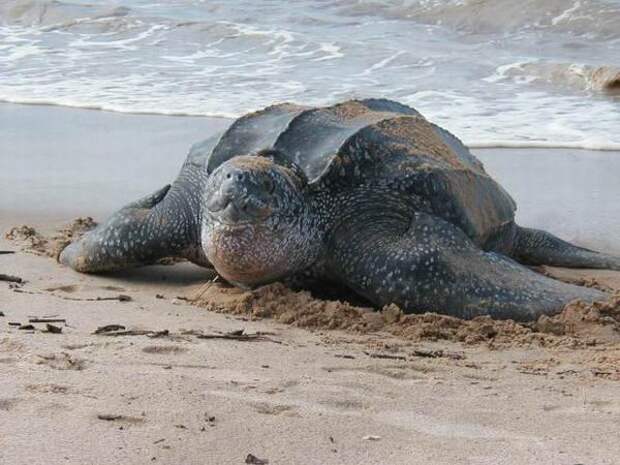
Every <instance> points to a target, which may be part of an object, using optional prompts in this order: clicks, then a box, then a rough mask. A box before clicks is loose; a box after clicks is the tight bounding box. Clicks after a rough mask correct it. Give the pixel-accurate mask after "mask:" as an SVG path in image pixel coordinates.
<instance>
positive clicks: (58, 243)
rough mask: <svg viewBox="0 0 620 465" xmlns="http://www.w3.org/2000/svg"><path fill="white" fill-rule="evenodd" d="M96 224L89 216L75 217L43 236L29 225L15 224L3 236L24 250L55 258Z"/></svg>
mask: <svg viewBox="0 0 620 465" xmlns="http://www.w3.org/2000/svg"><path fill="white" fill-rule="evenodd" d="M96 226H97V223H96V222H95V221H94V220H93V219H92V218H91V217H90V216H87V217H86V218H77V219H75V220H73V221H72V222H71V223H69V224H68V225H66V226H65V227H63V228H61V229H59V230H58V231H57V232H56V233H55V234H53V235H52V236H49V237H48V236H45V235H43V234H41V233H40V232H38V231H37V230H36V229H34V228H33V227H31V226H27V225H22V226H15V227H14V228H11V230H10V231H9V232H7V233H6V234H5V235H4V237H5V238H6V239H8V240H10V241H13V242H15V243H18V244H19V245H20V247H21V250H22V251H24V252H29V253H34V254H35V255H44V256H47V257H52V258H57V257H58V255H59V254H60V252H61V251H62V250H63V249H64V248H65V247H66V246H67V245H69V244H70V243H71V242H73V241H75V240H77V239H79V238H80V237H82V236H83V235H84V233H86V232H88V231H90V230H91V229H93V228H94V227H96Z"/></svg>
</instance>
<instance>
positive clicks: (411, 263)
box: [328, 213, 607, 321]
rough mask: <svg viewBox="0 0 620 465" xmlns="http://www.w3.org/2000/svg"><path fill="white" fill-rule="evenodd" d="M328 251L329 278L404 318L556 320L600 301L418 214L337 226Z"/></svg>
mask: <svg viewBox="0 0 620 465" xmlns="http://www.w3.org/2000/svg"><path fill="white" fill-rule="evenodd" d="M329 248H330V250H329V252H330V253H329V257H330V258H328V267H329V268H330V271H331V273H332V275H333V276H335V277H338V278H340V279H341V280H342V281H343V282H344V283H345V284H346V285H348V286H349V287H351V288H352V289H353V290H355V291H356V292H358V293H360V294H361V295H363V296H365V297H367V298H368V299H370V300H371V301H372V302H374V303H375V304H377V305H379V306H383V305H387V304H390V303H395V304H397V305H398V306H400V307H401V308H402V309H403V310H404V311H405V312H408V313H420V312H427V311H432V312H439V313H444V314H448V315H452V316H456V317H460V318H473V317H476V316H480V315H489V316H492V317H494V318H498V319H508V318H510V319H514V320H521V321H523V320H532V319H536V318H538V317H539V316H540V315H544V314H554V313H557V312H559V311H561V310H562V308H563V307H564V305H566V304H567V303H568V302H570V301H572V300H575V299H583V300H587V301H593V300H599V299H601V300H602V299H605V298H606V297H607V296H606V294H605V293H603V292H600V291H597V290H594V289H588V288H583V287H579V286H574V285H570V284H565V283H562V282H559V281H556V280H553V279H550V278H547V277H545V276H542V275H540V274H538V273H535V272H533V271H531V270H530V269H528V268H526V267H524V266H522V265H520V264H518V263H516V262H515V261H513V260H511V259H509V258H506V257H504V256H502V255H499V254H497V253H494V252H484V251H482V250H480V249H479V248H478V247H476V246H475V245H474V244H473V242H472V241H471V240H470V239H469V238H468V237H467V236H466V235H465V234H464V233H463V232H462V231H461V230H460V229H459V228H458V227H456V226H454V225H452V224H451V223H448V222H447V221H444V220H442V219H441V218H437V217H434V216H431V215H428V214H425V213H415V215H414V217H413V219H412V221H411V222H410V223H409V222H407V221H406V220H404V219H399V218H397V217H396V216H392V217H391V218H388V217H386V215H381V214H377V215H374V216H368V215H360V216H358V217H357V218H356V219H354V220H350V221H346V222H343V224H342V225H341V226H340V228H339V229H338V230H336V231H335V233H334V234H333V236H332V238H331V241H330V244H329Z"/></svg>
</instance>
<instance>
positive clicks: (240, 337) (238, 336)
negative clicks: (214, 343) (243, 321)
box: [185, 329, 282, 344]
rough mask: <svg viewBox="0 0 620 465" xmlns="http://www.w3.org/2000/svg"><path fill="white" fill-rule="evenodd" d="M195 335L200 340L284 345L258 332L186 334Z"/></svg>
mask: <svg viewBox="0 0 620 465" xmlns="http://www.w3.org/2000/svg"><path fill="white" fill-rule="evenodd" d="M188 333H189V334H193V335H194V336H196V338H198V339H228V340H232V341H245V342H254V341H267V342H273V343H275V344H282V342H281V341H277V340H275V339H271V338H270V337H268V336H267V335H266V333H261V332H256V333H251V334H246V333H244V332H243V330H242V329H241V330H237V331H231V332H230V333H224V334H203V333H199V332H187V333H185V334H188Z"/></svg>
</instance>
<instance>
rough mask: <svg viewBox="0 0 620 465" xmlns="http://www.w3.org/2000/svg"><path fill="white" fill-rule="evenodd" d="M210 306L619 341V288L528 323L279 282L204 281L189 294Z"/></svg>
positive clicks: (369, 328)
mask: <svg viewBox="0 0 620 465" xmlns="http://www.w3.org/2000/svg"><path fill="white" fill-rule="evenodd" d="M189 300H190V302H192V303H193V304H195V305H198V306H200V307H203V308H206V309H208V310H211V311H216V312H223V313H231V314H236V315H244V316H247V317H249V318H251V319H257V318H273V319H274V320H277V321H278V322H281V323H285V324H291V325H294V326H298V327H303V328H310V329H341V330H348V331H353V332H357V333H369V332H377V331H385V332H388V333H390V334H392V335H395V336H399V337H402V338H404V339H406V340H410V341H423V340H433V341H437V340H449V341H457V342H463V343H465V344H479V343H486V344H488V345H491V346H505V345H529V344H539V345H543V346H566V345H568V346H572V347H579V346H591V345H595V344H597V343H605V342H617V341H620V294H618V295H616V296H615V297H614V298H613V299H611V300H610V301H609V302H604V303H594V304H584V303H582V302H575V303H571V304H569V305H568V306H567V307H566V308H565V309H564V310H563V311H562V312H561V313H560V314H559V315H556V316H554V317H541V318H540V319H539V320H538V321H536V322H533V323H530V324H520V323H516V322H514V321H512V320H503V321H500V320H493V319H492V318H489V317H478V318H474V319H473V320H461V319H459V318H454V317H450V316H446V315H439V314H436V313H424V314H420V315H405V314H403V312H402V311H401V310H400V309H399V308H398V307H397V306H396V305H389V306H386V307H384V308H383V309H381V310H380V311H373V309H370V308H365V307H356V306H354V305H351V304H349V303H346V302H341V301H336V300H321V299H316V298H314V297H312V295H311V294H310V293H309V292H307V291H293V290H290V289H288V288H287V287H285V286H284V285H282V284H280V283H275V284H270V285H267V286H263V287H260V288H258V289H256V290H253V291H247V290H242V289H237V288H233V287H227V286H226V285H224V284H219V283H209V284H207V285H205V286H203V287H202V288H201V289H199V290H198V291H197V292H195V293H194V294H193V295H191V296H190V297H189Z"/></svg>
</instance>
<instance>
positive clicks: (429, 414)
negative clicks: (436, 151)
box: [0, 106, 620, 465]
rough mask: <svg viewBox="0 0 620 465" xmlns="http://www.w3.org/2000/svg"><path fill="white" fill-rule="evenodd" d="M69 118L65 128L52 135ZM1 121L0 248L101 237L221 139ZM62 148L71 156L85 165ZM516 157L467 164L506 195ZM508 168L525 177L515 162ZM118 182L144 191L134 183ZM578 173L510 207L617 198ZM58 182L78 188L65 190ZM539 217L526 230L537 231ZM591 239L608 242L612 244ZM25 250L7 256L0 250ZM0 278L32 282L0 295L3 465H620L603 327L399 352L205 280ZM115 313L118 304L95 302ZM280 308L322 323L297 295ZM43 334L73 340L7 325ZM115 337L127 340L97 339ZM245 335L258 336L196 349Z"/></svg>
mask: <svg viewBox="0 0 620 465" xmlns="http://www.w3.org/2000/svg"><path fill="white" fill-rule="evenodd" d="M69 113H71V114H73V116H71V118H72V119H71V123H72V124H73V127H72V128H71V129H67V128H65V125H64V124H62V122H63V121H64V120H63V118H68V117H69V116H68V115H69ZM37 118H38V119H37ZM47 118H49V121H50V123H49V124H48V123H47V122H45V121H46V119H47ZM91 118H95V119H96V120H97V121H93V120H91ZM98 118H101V119H100V120H99V119H98ZM35 120H36V121H38V122H39V123H38V124H42V126H41V131H42V132H43V133H44V134H43V135H42V136H43V138H42V139H36V140H35V139H32V138H29V137H26V136H27V134H26V132H25V130H24V129H23V127H22V126H23V125H25V124H33V123H32V122H33V121H35ZM0 121H1V122H2V125H1V127H2V128H7V130H6V132H7V134H8V136H7V137H5V138H3V141H2V142H0V231H2V232H3V233H4V232H5V231H7V230H8V229H10V227H12V226H14V225H16V224H21V223H29V224H32V225H34V226H35V227H37V228H38V229H39V230H41V232H42V233H45V234H49V233H51V232H52V231H53V230H55V229H57V228H58V227H59V226H61V225H62V224H64V223H66V222H67V221H68V220H69V219H71V218H73V217H74V216H77V215H84V214H90V215H93V216H95V217H96V219H101V218H102V217H103V216H105V215H106V214H108V213H109V212H110V211H112V210H114V209H115V208H117V207H118V206H120V205H122V204H123V203H124V202H126V201H130V200H132V199H133V198H135V197H139V196H140V195H142V194H143V193H144V192H143V191H144V190H146V191H147V192H148V190H151V189H152V188H156V187H158V186H159V185H160V184H163V183H165V182H168V181H169V180H170V179H171V178H172V177H173V176H174V173H176V171H177V170H178V168H179V166H180V162H181V161H182V159H183V157H184V152H185V151H186V147H183V146H188V145H190V144H191V143H192V142H194V141H195V140H197V139H200V138H202V137H207V136H208V135H209V132H210V131H214V130H216V129H217V128H216V126H217V127H218V128H221V127H222V126H223V125H225V124H226V122H225V121H217V120H208V119H200V118H196V119H194V118H165V117H144V116H124V115H111V114H105V113H99V112H88V111H75V110H66V109H55V108H51V107H17V106H0ZM167 121H168V122H169V123H167ZM12 122H13V123H12ZM151 123H152V124H151ZM102 128H107V129H106V131H103V130H102ZM134 133H135V137H134ZM89 134H99V135H97V136H95V135H92V136H89ZM72 135H73V136H76V135H77V137H78V140H80V141H81V142H80V145H79V147H80V149H81V150H83V151H81V152H80V154H76V153H75V149H72V142H71V140H72V139H71V137H72ZM185 138H187V139H188V140H187V141H185ZM179 139H183V140H182V141H179ZM43 140H45V143H43ZM89 140H92V141H93V143H89ZM186 142H187V143H186ZM30 143H32V144H33V145H32V147H31V148H30V149H29V148H28V144H30ZM142 146H144V147H145V149H144V150H140V147H142ZM128 148H132V149H133V150H127V149H128ZM35 149H36V150H35ZM31 150H34V152H35V155H34V156H36V160H37V161H38V162H39V163H48V164H45V165H44V166H45V167H46V168H45V170H38V169H36V170H32V169H29V168H28V165H27V162H25V161H23V160H22V158H23V157H26V156H30V155H31V154H32V152H31ZM128 152H132V153H134V152H135V153H140V154H141V155H139V156H141V157H144V158H143V159H142V160H145V159H146V158H148V157H147V156H146V155H145V153H152V154H153V156H154V157H157V160H158V163H155V164H150V165H149V166H150V167H149V171H145V172H142V171H141V170H142V165H141V164H140V163H137V162H136V161H135V160H132V159H131V157H128V156H127V153H128ZM509 152H510V151H505V150H501V151H500V150H485V151H478V152H477V153H479V154H480V155H481V158H483V160H484V161H485V163H486V164H487V167H488V169H489V171H490V172H491V173H494V174H496V175H497V177H498V179H499V180H500V181H501V182H502V183H503V184H504V186H505V187H507V188H508V189H509V190H510V191H511V192H513V191H512V189H513V186H511V185H509V183H510V182H511V179H512V177H513V176H514V177H518V173H517V171H518V170H517V168H516V167H517V165H516V164H515V163H516V162H511V163H512V165H506V164H504V163H503V162H497V163H494V161H496V160H497V158H496V157H499V156H501V155H502V154H509ZM540 153H541V154H542V156H548V157H552V155H553V154H551V153H550V152H549V151H541V152H540ZM615 155H616V154H606V156H608V157H609V156H615ZM89 156H95V157H96V158H97V160H98V161H97V162H96V164H94V165H91V164H90V163H88V157H89ZM512 156H513V157H514V158H510V157H509V158H508V159H509V160H513V159H516V158H518V156H523V157H524V158H525V159H527V160H528V161H531V157H530V156H529V155H527V154H524V155H518V153H512ZM576 156H577V157H581V156H583V157H587V156H588V154H587V153H584V154H578V155H576ZM20 157H21V158H20ZM18 159H19V160H20V161H18ZM549 159H551V158H549ZM68 161H69V162H74V163H75V165H71V166H69V167H68V166H67V162H68ZM112 161H114V162H116V161H119V162H120V165H121V167H120V168H119V167H118V166H116V165H115V163H112ZM504 161H505V160H504ZM531 162H532V163H533V162H534V161H531ZM93 163H94V162H93ZM611 163H612V165H611V167H613V166H615V165H613V163H614V162H611ZM593 164H594V165H595V164H596V163H594V162H593ZM586 165H587V163H586ZM518 166H519V170H523V171H524V170H526V169H527V166H523V165H521V164H519V165H518ZM122 167H125V169H123V168H122ZM592 169H593V170H594V171H593V172H595V171H596V169H598V168H596V169H595V168H592ZM607 169H608V170H609V169H611V168H610V167H609V166H608V167H607ZM131 170H136V171H135V172H132V174H136V173H137V175H139V176H140V179H139V181H138V183H136V184H134V183H133V181H132V180H133V179H134V178H135V176H128V174H129V173H130V172H131ZM584 171H585V170H583V169H582V170H581V171H580V176H578V177H577V178H572V179H573V180H574V179H578V180H580V182H579V184H577V185H578V186H579V191H578V192H576V191H575V190H574V189H573V190H571V189H568V188H567V189H566V190H564V191H562V192H563V193H564V195H560V194H557V193H554V192H555V191H554V189H555V187H554V186H555V185H554V184H553V183H550V182H546V181H544V179H543V180H541V181H540V182H539V181H537V180H536V179H538V178H536V177H535V176H532V177H531V179H530V177H528V176H527V175H524V174H523V175H521V178H522V179H524V180H529V182H531V188H528V187H527V186H525V187H521V189H522V190H521V193H519V192H513V194H514V195H515V197H516V198H517V201H518V202H520V201H522V199H523V201H527V200H528V199H534V198H536V196H535V194H534V190H535V189H538V188H540V191H539V192H540V193H543V194H545V195H547V196H548V197H546V198H554V196H555V198H562V199H565V196H566V195H568V196H573V197H575V198H579V199H586V198H588V197H587V195H586V194H584V193H586V192H590V193H592V192H595V191H597V192H601V190H600V189H611V186H605V185H603V186H601V185H600V183H596V182H594V181H596V180H595V179H593V177H594V175H592V176H591V177H590V178H588V177H587V176H585V175H583V172H584ZM519 172H520V171H519ZM71 173H73V175H74V176H75V175H77V174H79V176H80V179H81V181H80V182H81V183H82V182H83V183H84V184H77V185H76V184H75V183H74V181H73V180H72V179H71V177H70V176H67V175H68V174H71ZM140 173H142V174H140ZM502 176H505V177H506V179H502ZM567 176H568V172H567ZM108 178H109V179H110V182H109V183H108ZM603 179H605V178H603ZM513 182H514V183H515V184H518V183H517V179H515V180H514V181H513ZM558 182H562V180H561V179H558ZM91 183H93V185H92V186H91ZM93 186H95V187H93ZM536 186H538V187H536ZM515 188H518V186H515ZM141 189H142V190H143V191H140V192H138V191H139V190H141ZM18 194H19V195H18ZM519 196H521V197H522V199H520V198H519ZM59 200H60V201H61V203H62V206H57V205H56V203H55V202H57V201H59ZM599 200H600V197H599ZM582 202H583V205H584V207H585V206H586V200H582ZM567 203H569V204H570V202H567ZM531 204H532V205H533V206H534V207H537V208H540V209H542V211H543V212H544V211H555V210H556V208H555V207H549V206H548V205H546V204H540V203H537V202H536V201H534V200H531ZM55 207H58V208H55ZM557 208H558V209H559V206H558V207H557ZM607 208H611V207H610V204H608V203H605V202H600V201H599V202H595V203H594V204H593V205H592V206H591V208H590V211H592V212H602V213H601V215H600V218H601V220H600V221H599V222H597V221H594V222H590V224H588V225H587V228H588V229H590V230H593V231H596V228H597V227H598V228H601V227H608V226H609V224H612V223H606V221H607V220H605V218H607V217H606V216H605V213H604V212H605V211H606V209H607ZM524 214H525V213H521V215H524ZM545 216H546V214H541V215H540V216H539V218H540V221H541V222H543V223H544V221H543V220H544V218H545ZM521 218H522V222H523V220H524V219H525V218H527V217H523V216H522V217H521ZM529 218H533V219H535V218H536V216H535V215H534V216H531V217H529ZM555 223H557V222H555ZM569 224H570V222H569V221H567V222H566V225H569ZM533 225H535V226H536V224H533ZM539 226H542V225H539ZM549 226H550V228H549V229H553V227H557V228H559V227H560V226H562V225H560V224H551V223H549ZM565 227H568V226H565ZM564 231H566V232H567V233H568V232H570V231H569V230H568V229H565V230H564ZM556 232H561V231H556ZM599 232H600V233H601V234H600V237H601V238H605V237H606V236H609V237H610V238H612V239H613V237H616V238H617V237H618V236H619V235H618V234H617V233H616V234H614V233H613V230H602V231H599ZM605 233H606V234H605ZM2 236H3V235H2ZM588 237H590V236H588ZM592 237H594V236H592ZM583 238H584V241H585V240H586V239H587V238H586V236H583ZM595 240H599V239H596V238H595ZM18 249H19V244H18V243H16V242H11V241H8V240H6V239H4V238H3V237H2V238H1V239H0V250H18ZM549 271H551V272H552V273H557V274H559V273H564V274H563V275H562V278H563V279H577V280H578V279H581V278H583V279H585V280H587V279H590V278H592V277H595V278H596V279H598V280H599V281H601V282H604V283H605V285H607V286H609V287H614V286H616V287H617V288H618V289H620V273H611V272H599V273H592V272H589V271H580V272H578V273H575V272H572V271H561V270H549ZM0 273H5V274H9V275H16V276H19V277H21V278H23V279H24V280H25V281H26V282H25V283H24V284H21V285H19V284H10V283H6V282H0V312H3V314H4V316H0V425H2V427H1V428H0V429H1V431H0V463H7V464H12V465H21V464H31V463H39V462H41V460H45V463H48V464H60V463H63V464H76V465H77V464H84V463H127V464H134V463H136V464H137V463H163V464H171V465H172V464H175V465H176V464H179V463H184V464H205V463H207V464H218V465H219V464H243V463H247V462H246V458H247V456H248V454H252V455H254V456H256V457H258V458H259V459H267V460H269V463H270V464H285V465H289V464H298V463H299V464H301V463H304V464H315V463H316V464H321V465H326V464H357V463H368V464H370V463H372V464H386V463H389V464H390V465H400V464H403V465H404V464H418V463H419V464H428V463H433V464H446V465H447V464H450V465H453V464H491V463H493V464H495V463H505V464H523V463H539V464H576V463H584V464H585V463H587V464H594V463H596V464H615V463H617V457H618V456H619V455H620V444H618V441H617V434H616V433H617V425H618V422H619V421H620V394H619V390H618V386H619V384H618V383H619V382H620V368H619V367H620V343H619V342H618V340H617V337H619V333H618V332H617V331H616V329H615V326H614V324H612V323H611V322H608V324H607V325H600V324H599V323H597V325H598V326H596V328H595V329H603V330H604V331H601V332H598V333H595V335H593V333H591V332H588V333H587V334H576V335H571V336H570V337H567V336H566V335H554V334H553V328H551V329H550V331H549V332H546V333H544V337H542V338H538V339H540V340H538V339H537V338H534V339H532V340H529V341H525V342H523V341H521V342H520V343H514V344H512V343H510V341H508V342H507V343H502V344H499V340H498V338H497V336H496V335H494V333H493V331H492V329H493V327H491V329H489V328H488V327H484V328H482V329H481V330H480V331H481V334H485V335H486V336H485V338H483V339H480V338H478V339H475V340H469V339H464V340H463V342H455V341H456V340H457V339H455V338H452V339H451V338H442V337H438V336H437V335H436V334H435V335H433V334H427V335H422V337H417V338H411V337H408V336H407V334H401V335H395V332H394V331H391V329H390V327H387V326H386V325H384V324H377V323H378V322H379V320H378V318H379V319H383V320H381V321H385V319H386V318H387V319H389V321H391V322H392V323H393V320H392V319H393V316H391V315H384V316H376V315H377V314H373V313H370V312H366V313H365V314H362V316H361V317H360V318H362V319H364V320H368V322H367V323H368V324H366V323H365V324H364V327H362V326H360V325H357V326H351V327H347V326H337V327H339V328H344V329H338V330H335V329H329V327H330V323H329V322H330V321H333V319H332V320H329V319H324V320H321V319H320V318H319V319H316V320H313V321H314V323H315V324H307V322H308V320H304V321H306V323H304V324H302V323H301V322H300V321H301V320H299V319H296V318H291V317H286V318H282V317H281V316H282V315H272V316H273V317H272V318H268V317H267V312H265V311H263V309H262V308H258V309H257V308H255V307H253V306H250V307H247V308H246V309H243V308H240V307H239V305H238V303H239V302H242V303H243V302H246V303H247V302H251V303H252V302H254V304H255V303H256V302H258V305H262V306H265V307H267V306H268V305H265V301H264V300H260V298H257V299H254V300H253V296H247V295H246V296H243V295H240V294H243V293H240V292H238V291H234V290H231V289H226V288H218V287H215V288H208V289H207V290H205V283H208V282H209V280H211V279H212V278H213V273H212V272H210V271H209V270H204V269H200V268H198V267H195V266H193V265H190V264H187V263H181V264H176V265H174V266H155V267H148V268H145V269H141V270H133V271H127V272H123V273H118V274H115V275H112V276H85V275H80V274H77V273H75V272H73V271H71V270H68V269H66V268H62V267H60V266H58V265H57V264H56V263H55V262H54V261H53V260H52V259H50V258H49V257H43V256H36V255H33V254H30V253H24V252H19V253H16V254H9V255H0ZM218 286H219V285H218ZM209 293H211V294H210V295H211V297H210V298H211V301H210V302H211V304H212V305H210V306H209V305H204V300H203V301H201V302H200V303H201V304H202V305H203V307H205V306H206V307H208V308H203V307H198V306H196V305H192V303H191V302H188V301H187V300H186V299H187V298H189V297H193V296H196V295H202V296H203V297H204V296H205V294H207V297H209ZM119 295H127V296H129V297H130V298H131V300H130V301H118V300H96V299H97V298H100V299H114V298H118V296H119ZM179 297H180V298H179ZM276 297H277V296H276ZM285 298H286V299H289V301H290V302H291V303H293V302H300V301H301V302H307V303H308V306H313V305H315V303H314V302H313V301H308V300H305V301H304V300H303V299H304V298H305V297H303V296H301V297H300V296H296V295H290V294H286V295H285ZM244 299H245V300H244ZM293 299H296V300H293ZM254 304H252V305H254ZM321 305H323V304H321ZM334 305H335V304H334ZM339 305H340V304H339ZM238 307H239V308H238ZM336 307H338V306H337V305H336ZM338 308H341V307H338ZM257 310H258V311H257ZM297 310H300V311H303V308H301V309H297ZM261 311H262V313H261ZM326 311H334V312H335V310H334V309H333V308H332V307H329V306H327V307H326ZM355 311H356V312H357V311H358V310H355ZM347 315H349V316H351V315H352V314H347ZM364 315H367V316H364ZM613 315H615V313H614V314H613ZM44 316H52V317H53V318H55V319H64V320H66V326H65V323H55V325H57V326H59V327H61V328H62V333H61V334H52V333H48V332H44V330H45V324H44V323H41V324H40V323H35V324H34V326H35V328H36V329H35V331H30V330H23V329H22V330H20V329H18V327H16V326H10V325H9V324H8V323H9V322H18V323H24V324H27V323H28V322H29V320H30V319H32V318H33V317H44ZM315 317H316V315H315ZM110 324H120V325H123V326H125V328H126V330H130V331H132V330H134V332H133V333H132V332H130V333H125V334H123V333H122V331H121V332H117V333H115V334H114V335H95V334H92V333H93V332H94V331H95V330H96V329H97V328H98V327H101V326H105V325H110ZM616 324H617V323H616ZM297 326H305V328H299V327H297ZM332 327H333V326H332ZM241 329H243V330H245V333H246V334H250V335H256V334H257V333H263V335H262V336H258V337H254V338H253V337H251V336H250V337H249V338H247V339H248V340H239V338H237V339H235V336H233V337H228V338H227V337H224V338H221V337H220V338H214V339H213V338H211V339H209V338H201V337H199V336H201V335H202V336H204V335H219V336H221V335H225V334H228V333H230V332H231V331H237V330H241ZM164 330H167V331H168V333H163V332H162V331H164ZM241 339H243V337H242V338H241ZM545 341H546V342H545ZM571 341H573V342H571ZM505 342H506V341H505ZM515 342H516V339H515Z"/></svg>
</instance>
